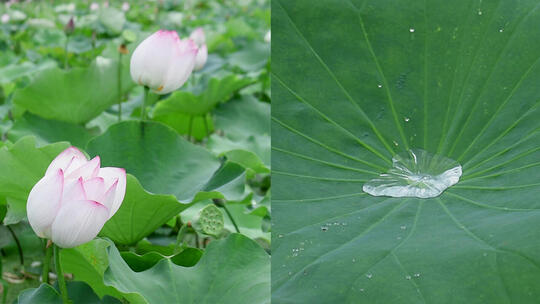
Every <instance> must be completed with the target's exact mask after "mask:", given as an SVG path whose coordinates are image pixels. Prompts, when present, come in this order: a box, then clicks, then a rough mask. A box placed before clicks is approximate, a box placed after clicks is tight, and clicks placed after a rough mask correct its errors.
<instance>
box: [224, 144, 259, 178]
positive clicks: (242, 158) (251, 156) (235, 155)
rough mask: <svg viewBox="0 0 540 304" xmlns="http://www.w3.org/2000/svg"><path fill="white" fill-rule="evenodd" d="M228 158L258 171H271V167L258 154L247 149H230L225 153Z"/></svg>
mask: <svg viewBox="0 0 540 304" xmlns="http://www.w3.org/2000/svg"><path fill="white" fill-rule="evenodd" d="M224 155H225V156H226V157H227V160H228V161H230V162H233V163H237V164H239V165H241V166H242V167H244V168H248V169H251V170H253V171H255V172H256V173H270V169H269V168H268V167H266V166H265V164H264V163H263V162H262V161H261V159H260V158H259V157H258V156H257V154H255V153H253V152H250V151H247V150H240V149H235V150H230V151H227V152H225V153H224Z"/></svg>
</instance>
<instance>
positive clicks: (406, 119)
mask: <svg viewBox="0 0 540 304" xmlns="http://www.w3.org/2000/svg"><path fill="white" fill-rule="evenodd" d="M403 120H405V122H409V120H411V119H410V118H409V117H405V118H403Z"/></svg>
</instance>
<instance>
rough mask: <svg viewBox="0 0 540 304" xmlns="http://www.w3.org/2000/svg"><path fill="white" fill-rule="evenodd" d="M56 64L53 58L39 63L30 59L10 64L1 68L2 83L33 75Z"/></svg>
mask: <svg viewBox="0 0 540 304" xmlns="http://www.w3.org/2000/svg"><path fill="white" fill-rule="evenodd" d="M55 66H56V63H55V62H54V61H52V60H46V61H43V62H41V63H40V64H37V65H36V64H33V63H31V62H29V61H25V62H23V63H20V64H10V65H8V66H4V67H2V68H0V84H4V83H8V82H12V81H14V80H17V79H19V78H21V77H24V76H32V75H33V74H35V73H38V72H40V71H42V70H46V69H50V68H53V67H55Z"/></svg>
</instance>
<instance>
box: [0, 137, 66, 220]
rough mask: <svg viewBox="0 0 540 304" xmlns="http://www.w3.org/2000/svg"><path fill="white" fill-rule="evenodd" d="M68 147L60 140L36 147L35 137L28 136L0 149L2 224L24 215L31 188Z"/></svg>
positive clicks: (19, 218)
mask: <svg viewBox="0 0 540 304" xmlns="http://www.w3.org/2000/svg"><path fill="white" fill-rule="evenodd" d="M68 146H69V144H68V143H65V142H60V143H55V144H50V145H47V146H44V147H41V148H37V147H36V139H35V138H34V137H32V136H27V137H24V138H22V139H20V140H19V141H17V142H16V143H15V144H14V145H13V146H12V147H7V146H4V147H2V148H0V172H2V174H0V197H5V198H6V199H7V202H8V213H7V215H6V218H5V220H4V224H5V225H9V224H14V223H17V222H19V221H20V220H21V219H22V218H24V216H25V215H26V199H27V197H28V194H29V193H30V190H31V189H32V187H33V186H34V185H35V184H36V183H37V182H38V181H39V180H40V179H41V178H42V177H43V175H44V174H45V170H46V169H47V167H48V166H49V164H50V163H51V161H52V160H53V159H54V158H55V157H56V156H57V155H58V154H59V153H60V152H62V151H63V150H65V149H66V148H67V147H68Z"/></svg>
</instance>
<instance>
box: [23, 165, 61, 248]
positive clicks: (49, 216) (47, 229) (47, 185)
mask: <svg viewBox="0 0 540 304" xmlns="http://www.w3.org/2000/svg"><path fill="white" fill-rule="evenodd" d="M63 187H64V173H63V172H62V169H58V170H57V171H56V172H54V173H51V174H48V175H45V176H44V177H43V178H42V179H41V180H40V181H38V182H37V183H36V185H35V186H34V187H33V188H32V190H31V191H30V194H29V195H28V202H27V203H26V213H27V216H28V222H30V226H32V229H34V232H35V233H36V234H37V235H38V236H40V237H42V238H50V237H51V225H52V223H53V221H54V219H55V217H56V215H57V213H58V210H59V208H60V203H61V198H62V192H63Z"/></svg>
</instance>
